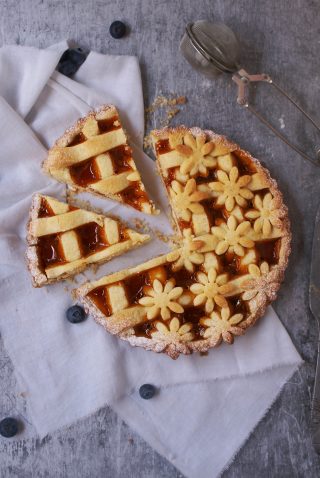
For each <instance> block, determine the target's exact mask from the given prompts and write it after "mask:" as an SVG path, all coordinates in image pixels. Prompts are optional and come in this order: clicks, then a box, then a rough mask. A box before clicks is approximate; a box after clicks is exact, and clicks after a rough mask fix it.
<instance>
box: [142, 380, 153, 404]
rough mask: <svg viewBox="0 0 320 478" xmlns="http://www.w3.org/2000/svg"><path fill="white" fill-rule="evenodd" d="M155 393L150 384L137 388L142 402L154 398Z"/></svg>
mask: <svg viewBox="0 0 320 478" xmlns="http://www.w3.org/2000/svg"><path fill="white" fill-rule="evenodd" d="M155 393H156V387H155V386H154V385H151V384H150V383H145V384H144V385H141V387H140V388H139V394H140V397H141V398H143V399H144V400H149V399H150V398H152V397H154V395H155Z"/></svg>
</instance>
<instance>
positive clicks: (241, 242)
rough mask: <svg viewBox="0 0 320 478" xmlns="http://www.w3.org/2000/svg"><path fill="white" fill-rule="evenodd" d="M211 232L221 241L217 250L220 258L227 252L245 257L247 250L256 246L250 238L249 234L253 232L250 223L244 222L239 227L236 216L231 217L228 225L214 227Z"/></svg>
mask: <svg viewBox="0 0 320 478" xmlns="http://www.w3.org/2000/svg"><path fill="white" fill-rule="evenodd" d="M211 232H212V234H213V235H214V236H216V237H217V238H218V239H219V242H218V244H217V246H216V249H215V252H216V254H218V256H220V255H221V254H224V253H225V252H227V251H229V252H234V253H235V254H236V255H237V256H244V253H245V248H250V247H253V246H254V241H253V240H252V239H250V238H249V237H248V233H250V232H252V231H251V225H250V222H249V221H244V222H241V223H240V224H239V225H238V223H237V220H236V218H235V217H234V216H230V217H229V219H228V221H227V223H225V222H223V223H222V224H220V226H214V227H212V228H211Z"/></svg>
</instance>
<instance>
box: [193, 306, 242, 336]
mask: <svg viewBox="0 0 320 478" xmlns="http://www.w3.org/2000/svg"><path fill="white" fill-rule="evenodd" d="M242 320H243V315H242V314H234V315H232V316H231V312H230V309H229V307H224V308H223V309H221V312H220V313H219V312H211V315H210V318H207V317H203V318H202V319H200V324H201V325H204V326H205V327H207V329H206V330H205V332H204V335H203V336H204V338H205V339H208V338H212V339H213V340H214V342H215V343H219V342H220V340H221V339H223V340H224V341H225V342H227V343H229V344H232V343H233V335H242V334H243V333H244V330H243V329H242V328H241V327H237V325H238V324H239V323H240V322H241V321H242Z"/></svg>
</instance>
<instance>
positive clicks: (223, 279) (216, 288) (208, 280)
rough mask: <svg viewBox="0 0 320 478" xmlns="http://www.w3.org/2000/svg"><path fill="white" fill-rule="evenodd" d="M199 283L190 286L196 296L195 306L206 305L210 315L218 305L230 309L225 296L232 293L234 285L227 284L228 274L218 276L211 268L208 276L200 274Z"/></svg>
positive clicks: (198, 276)
mask: <svg viewBox="0 0 320 478" xmlns="http://www.w3.org/2000/svg"><path fill="white" fill-rule="evenodd" d="M197 278H198V282H196V283H195V284H192V285H191V286H190V290H191V292H192V293H193V294H195V298H194V301H193V305H195V306H199V305H202V304H204V303H205V311H206V312H207V313H210V312H212V311H213V309H214V304H215V303H216V304H217V305H218V306H219V307H228V302H227V301H226V299H225V297H224V296H225V295H226V294H229V293H230V292H231V291H232V285H231V284H227V282H228V275H227V274H220V275H218V274H217V271H216V270H215V269H214V268H211V269H210V270H209V272H208V275H206V274H204V273H203V272H199V273H198V275H197Z"/></svg>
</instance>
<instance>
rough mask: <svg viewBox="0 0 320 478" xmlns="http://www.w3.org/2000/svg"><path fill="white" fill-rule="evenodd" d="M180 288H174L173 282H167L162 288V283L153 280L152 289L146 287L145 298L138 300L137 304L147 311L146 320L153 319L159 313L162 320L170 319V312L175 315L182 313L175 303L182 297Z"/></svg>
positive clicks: (179, 306) (178, 305) (181, 309)
mask: <svg viewBox="0 0 320 478" xmlns="http://www.w3.org/2000/svg"><path fill="white" fill-rule="evenodd" d="M182 292H183V289H182V287H175V280H174V279H170V280H168V281H167V282H166V283H165V285H164V286H163V285H162V283H161V282H160V281H159V280H158V279H155V280H154V281H153V284H152V287H148V289H147V296H146V297H142V298H141V299H140V300H139V304H140V305H143V306H144V307H146V309H147V318H148V319H149V320H152V319H155V318H156V317H157V315H158V314H159V313H160V315H161V317H162V318H163V320H168V319H170V317H171V311H172V312H175V313H176V314H181V313H182V312H183V307H182V306H181V305H180V304H178V302H176V300H177V299H178V298H179V297H180V296H181V295H182Z"/></svg>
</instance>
